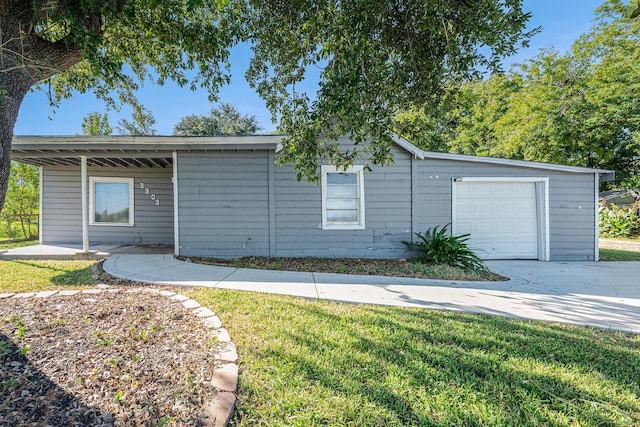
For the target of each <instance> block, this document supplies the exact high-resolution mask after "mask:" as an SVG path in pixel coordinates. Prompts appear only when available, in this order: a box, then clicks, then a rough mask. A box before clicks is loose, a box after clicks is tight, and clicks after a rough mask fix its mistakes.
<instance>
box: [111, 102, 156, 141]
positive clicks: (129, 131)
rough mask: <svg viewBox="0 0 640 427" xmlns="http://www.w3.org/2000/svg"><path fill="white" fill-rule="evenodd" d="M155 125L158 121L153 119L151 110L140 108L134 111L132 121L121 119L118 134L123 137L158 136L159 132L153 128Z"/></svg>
mask: <svg viewBox="0 0 640 427" xmlns="http://www.w3.org/2000/svg"><path fill="white" fill-rule="evenodd" d="M155 124H156V119H155V117H153V113H152V112H151V110H148V109H146V108H144V107H140V108H134V109H133V113H132V115H131V120H127V119H121V120H120V121H119V122H118V126H117V127H118V132H119V133H121V134H122V135H130V136H142V135H156V134H157V131H156V130H155V129H154V128H153V125H155Z"/></svg>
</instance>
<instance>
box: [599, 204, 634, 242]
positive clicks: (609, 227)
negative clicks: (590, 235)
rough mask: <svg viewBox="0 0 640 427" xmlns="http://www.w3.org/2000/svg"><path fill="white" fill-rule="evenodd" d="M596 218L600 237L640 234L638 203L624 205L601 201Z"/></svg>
mask: <svg viewBox="0 0 640 427" xmlns="http://www.w3.org/2000/svg"><path fill="white" fill-rule="evenodd" d="M598 219H599V222H600V236H602V237H610V238H628V237H636V236H638V235H640V216H639V215H638V203H634V204H632V205H631V206H624V207H621V206H618V205H616V204H614V203H610V204H604V203H602V204H601V205H600V209H599V211H598Z"/></svg>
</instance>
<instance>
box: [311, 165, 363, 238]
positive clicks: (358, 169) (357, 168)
mask: <svg viewBox="0 0 640 427" xmlns="http://www.w3.org/2000/svg"><path fill="white" fill-rule="evenodd" d="M330 173H354V174H356V180H357V183H356V188H357V191H358V193H357V195H356V206H357V211H358V212H357V214H358V221H357V222H354V223H344V224H332V223H329V222H328V219H327V175H328V174H330ZM321 187H322V229H323V230H364V229H365V214H364V206H365V204H364V166H362V165H353V166H351V167H349V168H347V169H345V170H343V169H338V168H336V167H335V166H333V165H322V167H321Z"/></svg>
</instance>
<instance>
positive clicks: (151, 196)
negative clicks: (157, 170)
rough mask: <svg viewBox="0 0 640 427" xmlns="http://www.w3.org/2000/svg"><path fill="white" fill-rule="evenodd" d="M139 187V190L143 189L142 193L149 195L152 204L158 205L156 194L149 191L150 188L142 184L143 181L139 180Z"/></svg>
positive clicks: (158, 200)
mask: <svg viewBox="0 0 640 427" xmlns="http://www.w3.org/2000/svg"><path fill="white" fill-rule="evenodd" d="M140 189H141V190H144V194H145V195H147V196H149V198H150V199H151V201H153V204H154V205H156V206H160V199H158V198H157V197H156V194H155V193H152V192H151V190H150V189H149V187H146V186H145V185H144V182H141V183H140Z"/></svg>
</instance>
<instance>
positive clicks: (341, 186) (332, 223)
mask: <svg viewBox="0 0 640 427" xmlns="http://www.w3.org/2000/svg"><path fill="white" fill-rule="evenodd" d="M363 169H364V168H363V166H352V167H350V168H348V169H347V170H339V169H336V167H335V166H331V165H323V166H322V169H321V172H322V178H321V179H322V229H323V230H361V229H364V173H363Z"/></svg>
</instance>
